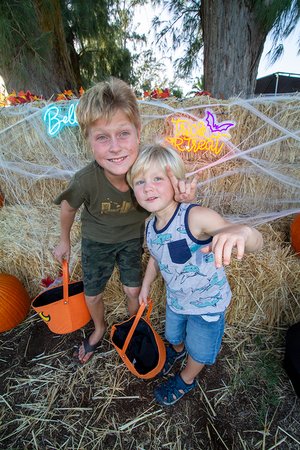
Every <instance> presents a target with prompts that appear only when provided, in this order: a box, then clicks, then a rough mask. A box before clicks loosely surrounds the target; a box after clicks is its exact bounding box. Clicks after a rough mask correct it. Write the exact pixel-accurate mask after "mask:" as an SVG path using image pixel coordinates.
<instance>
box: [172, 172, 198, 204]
mask: <svg viewBox="0 0 300 450" xmlns="http://www.w3.org/2000/svg"><path fill="white" fill-rule="evenodd" d="M166 171H167V175H168V177H169V179H170V181H171V183H172V186H173V189H174V199H175V200H176V202H179V203H182V202H185V203H192V202H195V201H196V194H197V184H198V181H199V178H200V175H199V174H198V173H196V174H195V175H194V177H193V179H192V180H190V179H189V178H187V179H186V180H178V179H177V178H176V177H175V175H174V174H173V172H172V170H171V168H170V167H169V166H167V167H166Z"/></svg>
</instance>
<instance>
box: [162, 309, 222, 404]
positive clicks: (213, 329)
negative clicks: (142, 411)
mask: <svg viewBox="0 0 300 450" xmlns="http://www.w3.org/2000/svg"><path fill="white" fill-rule="evenodd" d="M224 323H225V312H223V313H217V314H210V315H208V314H207V315H204V316H196V315H195V316H193V315H189V316H188V320H187V326H186V337H185V346H186V350H187V352H188V355H189V356H188V360H187V364H186V367H185V368H184V369H183V370H182V371H181V373H177V374H176V375H175V377H172V378H169V379H168V380H167V381H166V382H165V383H163V384H161V385H159V386H158V387H157V388H156V389H155V391H154V395H155V398H156V400H157V401H158V402H159V403H160V404H163V405H173V404H174V403H176V402H177V401H178V400H179V399H180V398H182V397H183V396H184V395H185V394H186V393H188V392H189V391H191V390H192V389H193V388H194V387H195V386H196V381H195V377H196V376H197V375H198V374H199V373H200V372H201V370H202V369H203V367H204V365H205V364H209V365H211V364H214V363H215V360H216V357H217V355H218V353H219V350H220V346H221V341H222V337H223V333H224Z"/></svg>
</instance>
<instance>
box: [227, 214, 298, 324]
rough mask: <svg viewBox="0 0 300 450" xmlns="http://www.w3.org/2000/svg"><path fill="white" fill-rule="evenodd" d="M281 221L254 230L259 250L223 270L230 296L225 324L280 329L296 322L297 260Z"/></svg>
mask: <svg viewBox="0 0 300 450" xmlns="http://www.w3.org/2000/svg"><path fill="white" fill-rule="evenodd" d="M281 222H282V223H280V221H278V222H277V223H276V224H265V225H263V226H260V227H258V229H259V230H260V231H261V233H262V235H263V238H264V248H263V250H262V251H261V252H259V253H257V254H256V253H253V254H248V255H245V257H244V259H243V260H242V261H237V260H236V259H233V260H232V263H231V265H230V266H229V267H227V268H226V272H227V275H228V279H229V283H230V286H231V289H232V294H233V295H232V302H231V304H230V306H229V308H228V312H227V321H228V323H229V324H243V325H244V326H245V327H246V328H247V327H249V328H253V327H280V326H286V325H291V324H292V323H294V322H297V321H299V320H300V278H299V273H300V260H299V258H297V256H296V255H295V252H293V250H292V248H291V245H290V242H288V241H287V235H286V232H284V231H282V230H283V228H284V227H286V223H287V221H281ZM278 227H279V229H278Z"/></svg>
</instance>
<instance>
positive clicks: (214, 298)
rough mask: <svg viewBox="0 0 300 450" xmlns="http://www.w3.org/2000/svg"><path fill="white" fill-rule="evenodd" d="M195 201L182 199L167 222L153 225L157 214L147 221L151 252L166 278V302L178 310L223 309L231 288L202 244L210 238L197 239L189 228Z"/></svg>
mask: <svg viewBox="0 0 300 450" xmlns="http://www.w3.org/2000/svg"><path fill="white" fill-rule="evenodd" d="M195 206H197V205H191V204H186V203H181V204H179V205H178V207H177V209H176V211H175V212H174V214H173V217H171V219H170V220H169V222H168V223H167V225H166V226H165V227H164V228H163V229H161V230H157V229H156V218H155V217H154V218H152V219H150V221H149V222H148V225H147V230H146V238H147V246H148V249H149V252H150V254H151V255H152V256H153V258H154V259H155V260H156V261H157V263H158V266H159V269H160V272H161V274H162V276H163V278H164V280H165V282H166V293H167V303H168V305H169V307H170V308H171V309H172V310H173V311H174V312H177V313H180V314H196V315H203V314H212V313H219V312H223V311H224V310H225V309H226V307H227V306H228V305H229V303H230V299H231V290H230V286H229V283H228V280H227V277H226V274H225V270H224V268H223V267H221V268H219V269H217V268H216V267H215V263H214V254H213V253H212V252H211V253H202V252H201V248H202V247H205V246H206V245H207V244H209V243H210V242H211V241H212V238H210V239H208V240H206V241H199V240H198V239H196V238H195V237H194V236H193V235H192V234H191V232H190V230H189V226H188V214H189V211H190V210H191V208H193V207H195Z"/></svg>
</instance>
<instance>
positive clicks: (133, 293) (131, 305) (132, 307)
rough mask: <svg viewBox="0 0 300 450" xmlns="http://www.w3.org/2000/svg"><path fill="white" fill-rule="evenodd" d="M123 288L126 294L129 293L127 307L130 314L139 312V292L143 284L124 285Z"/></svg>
mask: <svg viewBox="0 0 300 450" xmlns="http://www.w3.org/2000/svg"><path fill="white" fill-rule="evenodd" d="M123 289H124V292H125V294H126V295H127V307H128V313H129V316H133V315H134V314H136V313H137V311H138V309H139V306H140V305H139V293H140V290H141V286H139V287H129V286H124V285H123Z"/></svg>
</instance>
